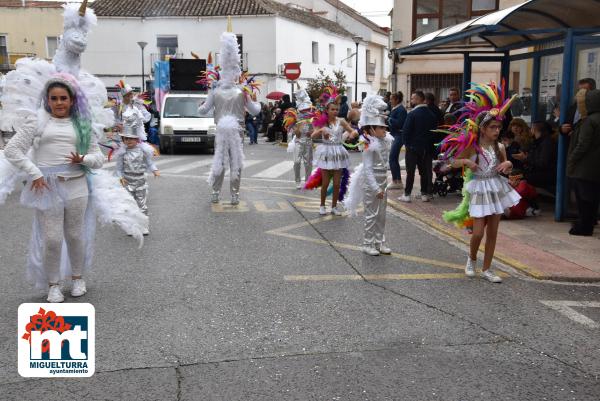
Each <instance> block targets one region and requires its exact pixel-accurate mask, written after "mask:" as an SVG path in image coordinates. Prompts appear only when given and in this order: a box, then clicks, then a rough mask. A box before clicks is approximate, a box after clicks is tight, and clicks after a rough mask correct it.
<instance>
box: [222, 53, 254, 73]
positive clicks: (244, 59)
mask: <svg viewBox="0 0 600 401" xmlns="http://www.w3.org/2000/svg"><path fill="white" fill-rule="evenodd" d="M241 56H242V63H241V66H240V67H241V68H242V71H248V53H242V55H241ZM215 64H216V65H219V64H220V62H219V53H215Z"/></svg>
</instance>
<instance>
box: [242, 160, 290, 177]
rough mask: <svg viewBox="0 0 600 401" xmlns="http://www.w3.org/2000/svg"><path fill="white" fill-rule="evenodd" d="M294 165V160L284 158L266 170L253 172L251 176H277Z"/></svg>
mask: <svg viewBox="0 0 600 401" xmlns="http://www.w3.org/2000/svg"><path fill="white" fill-rule="evenodd" d="M293 167H294V162H293V161H290V160H285V161H282V162H280V163H277V164H275V165H273V166H271V167H269V168H268V169H266V170H263V171H261V172H260V173H257V174H254V175H253V176H252V177H253V178H277V177H280V176H282V175H284V174H286V173H287V172H288V171H290V170H291V169H292V168H293Z"/></svg>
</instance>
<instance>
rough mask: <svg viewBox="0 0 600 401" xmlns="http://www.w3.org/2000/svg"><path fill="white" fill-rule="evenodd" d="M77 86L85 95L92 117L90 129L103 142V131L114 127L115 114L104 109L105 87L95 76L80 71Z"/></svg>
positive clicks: (105, 101)
mask: <svg viewBox="0 0 600 401" xmlns="http://www.w3.org/2000/svg"><path fill="white" fill-rule="evenodd" d="M78 81H79V86H80V87H81V90H82V91H83V93H84V94H85V96H86V97H87V100H88V104H89V106H90V112H91V115H92V128H93V129H94V134H95V135H96V138H97V140H98V141H99V142H100V141H103V140H104V129H105V128H110V127H112V126H114V125H115V114H114V113H113V111H112V109H110V108H107V107H105V106H106V103H107V101H108V93H107V92H106V86H105V85H104V83H103V82H102V81H101V80H100V79H99V78H97V77H96V76H94V75H92V74H90V73H88V72H86V71H81V72H80V73H79V77H78Z"/></svg>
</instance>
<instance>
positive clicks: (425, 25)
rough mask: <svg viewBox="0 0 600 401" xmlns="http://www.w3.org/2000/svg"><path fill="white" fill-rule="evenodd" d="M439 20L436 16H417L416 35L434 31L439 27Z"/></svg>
mask: <svg viewBox="0 0 600 401" xmlns="http://www.w3.org/2000/svg"><path fill="white" fill-rule="evenodd" d="M439 23H440V20H439V19H438V18H419V19H417V37H419V36H421V35H425V34H426V33H430V32H435V31H437V30H438V29H440V28H439Z"/></svg>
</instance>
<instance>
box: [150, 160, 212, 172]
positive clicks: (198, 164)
mask: <svg viewBox="0 0 600 401" xmlns="http://www.w3.org/2000/svg"><path fill="white" fill-rule="evenodd" d="M211 164H212V159H204V160H198V161H195V162H192V163H186V164H184V165H182V166H177V167H171V168H167V169H165V170H163V171H162V172H163V173H169V174H179V173H183V172H185V171H189V170H193V169H196V168H200V167H204V166H210V165H211Z"/></svg>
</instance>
